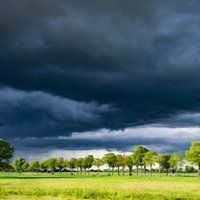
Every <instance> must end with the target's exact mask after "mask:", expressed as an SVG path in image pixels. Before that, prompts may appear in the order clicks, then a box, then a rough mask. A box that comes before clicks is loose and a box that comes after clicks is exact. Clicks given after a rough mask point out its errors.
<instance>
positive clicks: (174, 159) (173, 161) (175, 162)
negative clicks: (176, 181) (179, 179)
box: [169, 152, 183, 176]
mask: <svg viewBox="0 0 200 200" xmlns="http://www.w3.org/2000/svg"><path fill="white" fill-rule="evenodd" d="M182 162H183V156H182V155H181V154H179V153H176V152H174V153H173V154H172V155H171V157H170V159H169V164H170V166H171V167H172V168H173V169H174V170H175V172H176V176H177V173H178V168H179V167H180V166H181V165H182Z"/></svg>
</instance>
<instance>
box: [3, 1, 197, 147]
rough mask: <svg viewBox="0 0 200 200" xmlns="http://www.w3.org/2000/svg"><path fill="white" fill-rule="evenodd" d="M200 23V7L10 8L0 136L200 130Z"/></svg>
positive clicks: (97, 4) (52, 4)
mask: <svg viewBox="0 0 200 200" xmlns="http://www.w3.org/2000/svg"><path fill="white" fill-rule="evenodd" d="M199 18H200V15H199V3H198V1H196V0H191V1H184V2H183V1H180V0H174V1H167V2H162V3H161V2H160V1H158V0H150V1H149V0H145V1H140V0H135V1H129V0H108V1H106V3H105V2H102V1H100V0H85V1H82V0H77V1H76V2H75V1H73V0H65V1H64V0H58V1H47V0H40V1H33V0H30V1H25V0H20V1H15V0H7V1H6V2H3V3H2V4H1V7H0V70H1V73H0V86H1V88H13V89H7V90H5V89H4V90H1V91H0V94H1V96H0V97H1V99H0V109H1V110H0V111H1V112H2V113H3V115H1V116H0V125H1V127H0V135H1V136H3V137H6V138H8V139H12V138H13V137H19V138H26V137H36V138H37V137H38V138H40V137H41V136H42V137H43V136H50V137H52V136H63V135H71V134H72V133H73V132H80V133H81V132H84V131H91V130H93V131H95V130H99V129H103V128H107V129H110V130H119V129H125V128H127V127H134V126H138V125H147V124H153V123H159V124H162V125H163V126H168V127H169V126H171V127H181V126H187V127H191V126H199V123H198V119H197V118H196V117H195V120H194V116H192V117H191V116H189V117H188V114H191V113H199V112H200V96H199V92H200V79H199V74H200V68H199V65H200V59H199V56H198V52H199V48H200V46H199V40H200V34H199V26H200V24H199ZM9 93H11V94H9ZM9 95H10V96H9ZM12 99H14V100H12ZM93 102H94V103H93ZM183 116H184V117H183ZM13 130H14V131H13ZM73 142H75V141H73ZM92 142H93V144H96V145H97V146H98V145H99V144H97V143H95V142H94V141H92ZM77 143H78V142H77ZM149 143H153V139H152V140H151V141H150V142H149ZM160 143H163V144H164V141H162V142H160ZM55 144H56V145H57V146H60V147H61V145H59V143H57V142H55ZM35 145H36V144H35ZM109 145H110V147H113V148H114V146H118V148H119V145H118V144H117V142H116V143H115V142H110V143H108V144H107V145H106V142H105V143H102V148H103V146H104V147H106V148H107V147H108V146H109ZM32 146H34V145H32ZM122 146H123V145H122ZM122 146H121V148H122ZM87 147H88V148H89V147H90V148H93V147H92V146H91V145H90V144H89V142H88V143H86V144H85V148H87Z"/></svg>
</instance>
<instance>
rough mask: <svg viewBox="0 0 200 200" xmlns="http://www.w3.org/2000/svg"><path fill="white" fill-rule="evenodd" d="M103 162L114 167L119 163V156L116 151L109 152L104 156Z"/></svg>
mask: <svg viewBox="0 0 200 200" xmlns="http://www.w3.org/2000/svg"><path fill="white" fill-rule="evenodd" d="M102 159H103V162H104V163H105V164H107V165H108V166H109V167H111V168H114V167H116V164H117V157H116V155H115V154H114V153H107V154H105V155H104V156H103V158H102Z"/></svg>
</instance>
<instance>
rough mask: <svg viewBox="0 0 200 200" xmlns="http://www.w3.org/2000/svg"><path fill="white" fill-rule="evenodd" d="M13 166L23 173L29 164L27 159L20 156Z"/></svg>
mask: <svg viewBox="0 0 200 200" xmlns="http://www.w3.org/2000/svg"><path fill="white" fill-rule="evenodd" d="M12 166H13V168H14V169H15V171H16V172H19V173H21V172H23V171H24V170H25V169H26V167H27V166H28V165H27V161H26V159H25V158H22V157H20V158H17V159H16V160H15V161H14V162H13V165H12Z"/></svg>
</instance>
